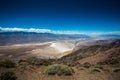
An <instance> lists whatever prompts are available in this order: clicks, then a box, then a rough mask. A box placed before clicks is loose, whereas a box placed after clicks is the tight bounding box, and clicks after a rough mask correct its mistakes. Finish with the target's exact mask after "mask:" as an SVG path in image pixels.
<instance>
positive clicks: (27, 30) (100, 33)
mask: <svg viewBox="0 0 120 80" xmlns="http://www.w3.org/2000/svg"><path fill="white" fill-rule="evenodd" d="M15 31H16V32H19V31H22V32H36V33H54V34H86V35H103V34H113V35H120V31H113V32H81V31H55V30H50V29H36V28H16V27H14V28H8V27H6V28H3V27H0V32H15Z"/></svg>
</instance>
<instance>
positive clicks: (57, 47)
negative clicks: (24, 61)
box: [0, 42, 74, 58]
mask: <svg viewBox="0 0 120 80" xmlns="http://www.w3.org/2000/svg"><path fill="white" fill-rule="evenodd" d="M68 44H69V43H64V42H46V43H34V44H16V45H10V46H0V57H1V58H5V57H10V58H26V57H31V56H37V57H43V58H58V57H62V56H63V55H64V53H66V52H68V51H72V49H73V47H74V46H73V45H70V44H69V45H68Z"/></svg>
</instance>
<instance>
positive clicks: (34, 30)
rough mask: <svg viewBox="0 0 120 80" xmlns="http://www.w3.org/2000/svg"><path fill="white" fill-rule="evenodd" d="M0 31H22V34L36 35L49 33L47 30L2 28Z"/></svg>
mask: <svg viewBox="0 0 120 80" xmlns="http://www.w3.org/2000/svg"><path fill="white" fill-rule="evenodd" d="M0 30H1V31H23V32H37V33H46V32H51V30H49V29H36V28H29V29H27V28H2V27H0Z"/></svg>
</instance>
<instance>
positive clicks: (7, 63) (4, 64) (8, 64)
mask: <svg viewBox="0 0 120 80" xmlns="http://www.w3.org/2000/svg"><path fill="white" fill-rule="evenodd" d="M15 66H16V64H15V63H14V62H13V61H12V60H9V59H6V60H4V61H1V62H0V67H5V68H13V67H15Z"/></svg>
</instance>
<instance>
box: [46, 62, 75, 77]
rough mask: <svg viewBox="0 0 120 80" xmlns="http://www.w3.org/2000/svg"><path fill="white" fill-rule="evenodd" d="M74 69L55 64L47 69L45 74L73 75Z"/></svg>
mask: <svg viewBox="0 0 120 80" xmlns="http://www.w3.org/2000/svg"><path fill="white" fill-rule="evenodd" d="M73 72H74V71H73V69H72V68H71V67H69V66H67V65H62V64H53V65H50V66H48V67H47V68H46V69H45V73H46V74H48V75H55V74H57V75H72V73H73Z"/></svg>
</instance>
